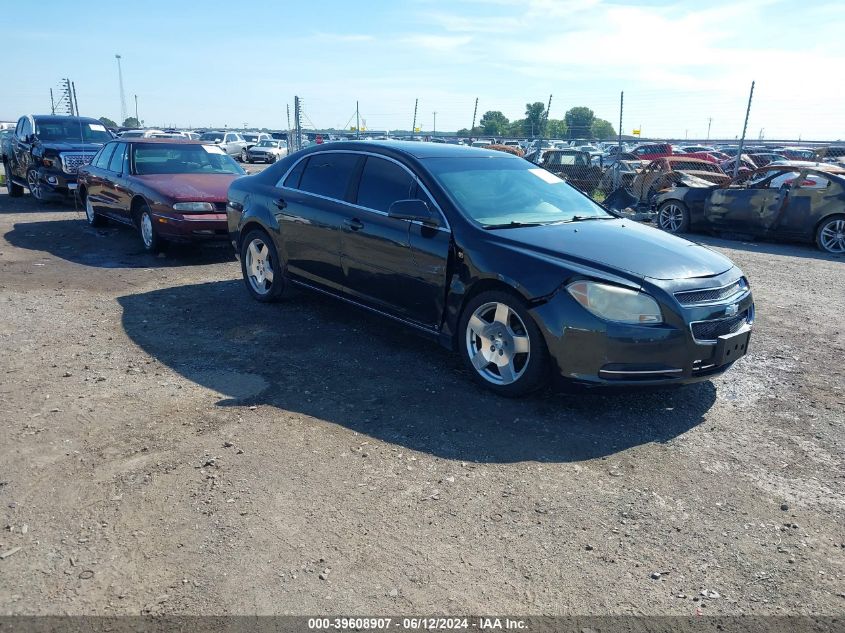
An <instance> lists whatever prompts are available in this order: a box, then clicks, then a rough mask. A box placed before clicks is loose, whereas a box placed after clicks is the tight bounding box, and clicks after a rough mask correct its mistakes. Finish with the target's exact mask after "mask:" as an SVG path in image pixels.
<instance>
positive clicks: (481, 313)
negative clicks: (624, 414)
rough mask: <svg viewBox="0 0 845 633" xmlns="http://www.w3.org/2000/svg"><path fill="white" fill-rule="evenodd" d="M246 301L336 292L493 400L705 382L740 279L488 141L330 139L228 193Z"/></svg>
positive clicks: (749, 315)
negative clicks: (541, 391)
mask: <svg viewBox="0 0 845 633" xmlns="http://www.w3.org/2000/svg"><path fill="white" fill-rule="evenodd" d="M228 198H229V202H228V208H227V213H228V222H229V232H230V235H231V239H232V243H233V245H234V247H235V249H236V252H237V253H238V254H239V257H240V260H241V268H242V272H243V277H244V280H245V283H246V288H247V289H248V291H249V293H250V294H251V295H252V297H253V298H254V299H256V300H258V301H272V300H276V299H279V298H281V297H283V296H284V295H285V294H286V291H287V290H288V289H289V288H291V287H300V288H307V289H311V290H315V291H318V292H321V293H324V294H328V295H331V296H334V297H336V298H339V299H342V300H344V301H347V302H349V303H352V304H355V305H357V306H360V307H362V308H365V309H368V310H370V311H372V312H375V313H377V314H380V315H383V316H384V317H387V318H390V319H393V320H395V321H399V322H401V323H403V324H406V325H408V326H410V327H412V328H414V329H416V330H418V331H419V332H421V333H424V334H425V335H428V336H430V337H431V338H433V339H435V340H437V341H439V342H440V343H441V344H442V345H444V346H446V347H447V348H450V349H454V350H456V351H458V352H459V353H460V354H461V356H462V357H463V359H464V361H465V363H466V365H467V367H468V368H469V370H470V371H471V373H472V375H473V376H474V377H475V378H476V379H477V381H478V382H479V383H481V384H483V385H485V386H487V387H489V388H491V389H493V390H494V391H496V392H498V393H500V394H502V395H507V396H517V395H522V394H525V393H527V392H529V391H531V390H533V389H536V388H538V387H540V386H541V385H542V384H543V383H544V382H546V380H547V379H548V378H549V377H550V376H552V375H553V374H554V373H557V374H559V375H561V376H563V377H565V378H568V379H571V380H574V381H578V382H581V383H587V384H590V385H664V384H680V383H687V382H694V381H698V380H705V379H707V378H709V377H711V376H713V375H716V374H719V373H721V372H723V371H725V370H726V369H727V368H728V367H729V366H730V365H731V364H732V363H733V362H734V361H735V360H736V359H737V358H739V357H740V356H742V355H743V354H745V352H746V350H747V348H748V342H749V338H750V332H751V324H752V322H753V320H754V304H753V300H752V296H751V291H750V289H749V285H748V281H747V280H746V278H745V277H744V276H743V274H742V271H740V270H739V269H738V268H737V267H736V266H734V265H733V263H732V262H731V261H730V260H728V259H727V258H725V257H723V256H722V255H719V254H718V253H715V252H713V251H711V250H709V249H707V248H704V247H702V246H698V245H696V244H693V243H690V242H688V241H686V240H683V239H681V238H678V237H675V236H673V235H669V234H667V233H665V232H663V231H659V230H657V229H654V228H651V227H647V226H643V225H640V224H637V223H635V222H632V221H629V220H626V219H621V218H619V217H616V216H614V215H611V214H610V213H609V212H608V211H606V210H605V209H604V208H602V207H601V206H599V205H597V204H596V203H594V202H593V201H592V200H590V199H589V198H588V197H587V196H585V195H584V194H582V193H580V192H579V191H578V190H576V189H574V188H573V187H571V186H570V185H568V184H566V183H565V182H564V181H562V180H560V179H559V178H558V177H556V176H554V175H553V174H550V173H549V172H547V171H545V170H544V169H541V168H538V167H536V166H535V165H532V164H531V163H528V162H527V161H525V160H522V159H519V158H517V157H515V156H510V155H508V154H505V153H502V152H495V151H490V150H482V149H472V148H466V147H460V146H454V145H446V144H432V143H403V142H384V143H382V142H346V143H329V144H324V145H320V146H315V147H312V148H308V149H307V150H305V151H300V152H297V153H296V154H293V155H292V156H288V157H287V158H285V159H283V160H281V161H279V162H278V163H276V164H274V165H273V166H272V167H270V168H268V169H267V170H265V171H263V172H262V173H260V174H257V175H255V176H249V177H246V178H240V179H238V180H236V181H235V182H233V183H232V185H231V186H230V187H229V194H228Z"/></svg>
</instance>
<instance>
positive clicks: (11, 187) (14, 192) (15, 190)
mask: <svg viewBox="0 0 845 633" xmlns="http://www.w3.org/2000/svg"><path fill="white" fill-rule="evenodd" d="M3 170H4V171H5V172H6V190H7V191H8V192H9V197H10V198H20V197H21V196H22V195H23V187H22V186H20V185H19V184H17V183H15V182H13V181H12V170H11V168H10V167H9V163H8V161H3Z"/></svg>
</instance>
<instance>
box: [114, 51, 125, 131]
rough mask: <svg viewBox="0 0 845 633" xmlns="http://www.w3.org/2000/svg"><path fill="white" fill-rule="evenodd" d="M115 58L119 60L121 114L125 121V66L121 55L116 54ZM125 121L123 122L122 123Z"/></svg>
mask: <svg viewBox="0 0 845 633" xmlns="http://www.w3.org/2000/svg"><path fill="white" fill-rule="evenodd" d="M114 58H115V59H116V60H117V80H118V82H119V83H120V116H121V117H122V118H123V121H126V118H127V114H126V93H125V92H124V91H123V68H122V67H121V65H120V59H121V57H120V55H118V54H115V56H114ZM122 124H123V122H121V125H122Z"/></svg>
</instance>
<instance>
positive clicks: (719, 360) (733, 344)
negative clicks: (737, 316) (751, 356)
mask: <svg viewBox="0 0 845 633" xmlns="http://www.w3.org/2000/svg"><path fill="white" fill-rule="evenodd" d="M750 342H751V330H746V331H744V332H737V333H735V334H725V335H723V336H720V337H718V338H717V339H716V363H715V364H716V365H724V364H726V363H732V362H734V361H735V360H738V359H740V358H742V357H743V356H745V355H746V354H747V353H748V344H749V343H750Z"/></svg>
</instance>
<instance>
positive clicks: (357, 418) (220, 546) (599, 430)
mask: <svg viewBox="0 0 845 633" xmlns="http://www.w3.org/2000/svg"><path fill="white" fill-rule="evenodd" d="M0 235H2V240H0V306H2V310H1V311H0V314H2V319H0V377H2V379H1V380H0V417H1V418H2V426H1V427H0V510H1V511H2V517H0V527H2V528H3V529H2V531H0V613H2V614H6V613H13V614H46V613H50V614H60V613H74V614H79V613H92V614H93V613H96V614H137V613H144V612H152V613H162V612H164V613H192V614H193V613H294V614H301V613H312V614H319V613H345V614H365V613H371V614H376V613H381V614H397V613H409V612H415V613H418V614H420V613H421V614H429V613H443V612H451V613H456V612H475V613H493V612H496V613H513V614H526V615H527V614H541V613H543V614H588V613H591V614H627V613H635V614H640V613H648V614H683V615H689V614H695V613H696V612H697V611H700V612H701V613H705V614H707V613H713V614H715V613H719V614H740V613H753V614H781V613H805V614H839V615H842V614H845V463H844V462H845V459H843V456H844V455H845V452H844V451H843V439H845V436H844V435H843V426H845V373H843V358H845V322H843V314H845V274H843V272H844V271H845V260H843V259H842V258H838V259H837V258H832V257H826V256H823V255H821V254H819V253H818V252H817V251H815V250H813V249H811V248H810V247H809V246H807V247H804V246H789V245H773V244H764V243H755V244H746V243H740V242H727V241H721V240H716V239H711V238H701V239H703V240H705V241H706V242H707V243H709V244H711V245H712V246H714V247H715V248H716V249H718V250H719V251H721V252H723V253H725V254H726V255H728V256H730V257H731V258H733V259H734V261H736V262H737V263H738V264H740V265H741V266H742V267H743V268H744V269H745V271H746V273H747V274H748V276H749V277H750V279H751V281H752V285H753V287H754V292H755V296H756V300H757V308H758V321H757V324H756V328H755V329H756V333H755V335H754V338H753V341H752V352H751V354H750V356H748V357H746V358H745V359H743V360H742V361H740V362H739V363H738V364H737V365H736V366H735V367H734V368H733V370H732V371H731V372H730V373H729V374H728V375H727V376H724V377H722V378H719V379H716V380H714V381H713V382H712V383H711V382H707V383H703V384H700V385H697V386H691V387H687V388H683V389H678V390H673V391H661V392H650V393H613V394H607V393H604V394H603V393H577V392H576V393H559V392H554V391H547V392H544V393H541V394H539V395H536V396H534V397H531V398H529V399H527V400H523V401H508V400H502V399H499V398H497V397H494V396H492V395H489V394H488V393H486V392H484V391H482V390H480V389H478V388H476V387H475V386H474V384H473V383H472V382H471V380H470V378H469V376H468V375H467V374H466V373H465V372H464V370H463V369H462V367H461V365H460V363H459V361H458V359H457V358H456V357H453V356H451V355H450V354H448V353H447V352H446V351H444V350H441V349H439V348H438V347H436V346H435V345H433V344H431V343H429V342H427V341H425V340H422V339H419V338H417V337H416V336H415V335H413V334H411V333H409V332H407V331H405V330H403V329H400V328H398V327H394V326H392V325H388V324H386V323H384V322H383V321H380V320H378V319H375V318H373V317H370V316H368V315H366V314H363V313H361V312H358V311H356V310H353V309H349V308H347V307H345V306H342V305H339V304H337V303H334V302H332V301H330V300H328V299H324V298H318V297H312V296H307V295H302V296H300V297H299V298H297V299H295V300H293V301H292V302H289V303H286V304H282V305H275V306H263V305H259V304H257V303H255V302H253V301H251V300H250V299H249V298H248V296H247V294H246V291H245V289H244V288H243V286H242V282H241V281H240V271H239V267H238V265H237V263H236V262H235V260H234V258H233V257H232V255H231V252H230V250H229V248H228V246H226V245H221V246H217V247H214V246H212V247H205V248H176V249H172V250H170V251H169V252H168V253H167V255H166V256H163V257H152V256H148V255H145V254H143V253H142V251H141V247H140V241H139V238H138V237H137V235H135V234H133V233H132V232H130V231H129V230H127V229H123V228H115V227H108V228H105V229H102V230H94V229H91V228H88V227H87V226H86V224H85V222H84V221H83V214H82V213H80V212H77V211H74V210H73V208H72V207H68V206H61V205H58V206H57V205H44V206H37V205H36V204H35V203H34V201H33V200H32V199H31V198H30V197H28V196H27V197H24V198H21V199H17V200H12V199H10V198H8V196H6V195H5V193H4V194H3V195H0ZM658 574H659V576H658Z"/></svg>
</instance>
